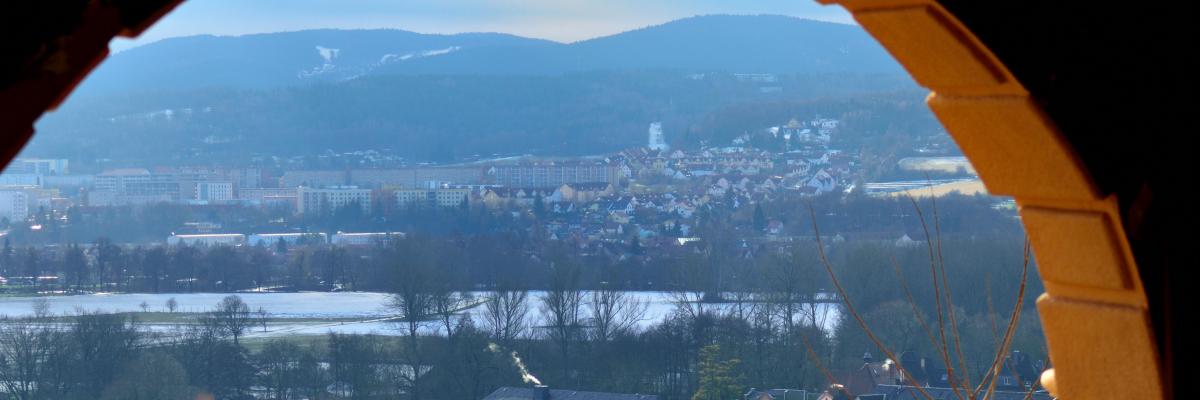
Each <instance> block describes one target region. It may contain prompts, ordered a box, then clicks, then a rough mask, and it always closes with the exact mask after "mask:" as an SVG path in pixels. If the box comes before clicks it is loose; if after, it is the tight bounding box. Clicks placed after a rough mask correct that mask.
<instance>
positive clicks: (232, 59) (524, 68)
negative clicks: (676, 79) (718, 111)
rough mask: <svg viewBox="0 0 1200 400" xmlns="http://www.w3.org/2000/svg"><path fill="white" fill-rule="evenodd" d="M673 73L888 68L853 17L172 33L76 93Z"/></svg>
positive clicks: (891, 64)
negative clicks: (380, 77) (511, 28)
mask: <svg viewBox="0 0 1200 400" xmlns="http://www.w3.org/2000/svg"><path fill="white" fill-rule="evenodd" d="M642 69H673V70H687V71H700V72H704V71H724V72H742V73H755V72H774V73H833V72H852V73H899V72H901V70H900V68H899V67H898V65H897V64H896V63H895V61H894V60H892V59H891V57H890V56H889V55H888V54H887V53H886V52H885V51H884V50H883V49H882V47H880V46H879V45H878V44H877V43H875V41H874V40H873V39H872V38H871V37H870V36H868V35H867V34H866V33H865V32H863V30H862V29H861V28H859V27H857V26H853V25H843V24H835V23H828V22H818V21H811V20H804V19H799V18H792V17H785V16H770V15H761V16H730V15H713V16H701V17H692V18H687V19H682V20H678V21H673V22H669V23H666V24H662V25H657V26H651V27H647V28H642V29H638V30H633V31H629V32H624V33H620V34H616V35H612V36H606V37H601V38H596V39H592V40H586V41H581V42H577V43H572V44H561V43H556V42H550V41H546V40H538V39H528V38H522V37H517V36H512V35H506V34H497V33H465V34H456V35H431V34H420V33H414V32H408V31H402V30H311V31H299V32H283V33H268V34H256V35H246V36H236V37H228V36H193V37H185V38H174V39H167V40H162V41H159V42H155V43H151V44H149V45H146V46H142V47H138V48H134V49H130V50H127V51H124V52H121V53H118V54H116V55H114V56H112V57H110V58H109V59H108V60H107V61H105V62H104V64H102V65H101V66H100V67H99V68H98V69H97V70H96V72H95V73H94V74H92V76H91V77H89V78H88V79H87V80H86V81H85V82H84V84H83V85H82V86H81V88H80V91H79V95H84V96H86V95H92V94H111V93H117V92H124V91H134V92H137V91H147V90H149V91H153V90H170V89H193V88H206V87H237V88H264V87H272V86H285V85H294V84H301V83H306V82H324V81H342V80H349V79H354V78H358V77H361V76H364V75H374V74H484V75H487V74H561V73H570V72H580V71H592V70H642Z"/></svg>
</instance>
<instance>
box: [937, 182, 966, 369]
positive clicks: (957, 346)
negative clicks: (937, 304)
mask: <svg viewBox="0 0 1200 400" xmlns="http://www.w3.org/2000/svg"><path fill="white" fill-rule="evenodd" d="M929 190H930V192H931V193H930V196H929V202H930V204H931V205H932V207H933V229H934V233H935V234H936V236H937V256H938V269H939V270H940V271H941V274H942V285H944V286H945V288H946V291H945V292H946V304H947V305H949V306H950V333H951V336H952V337H953V338H954V352H955V353H957V355H958V362H959V365H960V366H962V376H963V388H964V389H966V388H970V387H971V371H970V370H968V369H967V357H965V356H964V355H963V351H962V335H961V334H959V332H958V318H957V317H956V314H957V313H955V312H954V296H953V294H952V292H953V291H952V290H951V289H950V281H949V280H948V279H946V259H945V257H943V256H942V223H941V215H939V214H938V208H937V196H934V195H933V193H932V191H933V187H932V186H930V188H929Z"/></svg>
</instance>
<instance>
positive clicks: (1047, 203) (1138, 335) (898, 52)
mask: <svg viewBox="0 0 1200 400" xmlns="http://www.w3.org/2000/svg"><path fill="white" fill-rule="evenodd" d="M818 1H820V2H821V3H825V4H838V5H841V6H843V7H845V8H846V9H847V10H849V11H850V12H851V13H852V14H853V15H854V18H855V19H856V20H857V21H858V23H859V24H861V25H862V27H863V28H865V29H866V30H867V32H869V33H870V34H871V35H872V36H874V37H875V38H876V39H877V40H879V42H880V43H881V44H883V46H884V47H885V48H887V50H888V51H889V52H891V53H892V55H893V56H895V57H896V59H897V60H898V61H899V62H900V63H901V64H902V65H904V67H905V68H906V69H907V70H908V72H909V73H910V74H912V76H913V78H914V79H916V81H917V83H918V84H920V85H921V86H923V87H926V88H928V89H930V90H931V93H930V94H929V97H928V98H927V99H926V103H928V104H929V107H930V109H932V110H933V112H934V114H936V115H937V117H938V119H939V120H940V121H941V122H942V124H943V125H944V126H945V128H946V130H947V131H948V132H949V133H950V135H951V136H952V137H953V138H954V140H955V142H957V143H958V145H959V147H960V148H962V151H963V153H964V154H966V156H967V157H968V158H970V160H971V163H972V164H973V165H974V166H975V170H976V171H977V172H978V174H979V177H980V178H981V179H982V180H983V182H984V184H985V185H986V186H987V188H988V191H989V192H991V193H993V194H997V195H1007V196H1012V197H1014V198H1015V199H1016V201H1017V204H1018V205H1019V207H1020V215H1021V218H1022V220H1023V222H1024V224H1025V229H1026V232H1027V234H1028V235H1029V238H1030V242H1031V244H1032V247H1033V250H1034V253H1035V257H1036V258H1037V261H1038V269H1039V272H1040V274H1041V278H1042V280H1043V281H1044V282H1045V287H1046V293H1044V294H1042V295H1041V297H1039V298H1038V301H1037V306H1038V311H1039V314H1040V316H1041V320H1042V326H1043V328H1044V330H1045V333H1046V341H1047V345H1048V346H1049V350H1050V359H1051V362H1052V364H1053V365H1054V368H1053V370H1050V371H1047V373H1046V374H1043V376H1042V381H1043V383H1044V385H1045V386H1046V387H1047V388H1048V389H1050V391H1051V392H1052V393H1053V394H1054V395H1055V396H1057V397H1060V398H1065V399H1094V398H1153V399H1157V398H1162V397H1163V388H1162V383H1161V382H1162V380H1161V376H1160V368H1159V360H1158V354H1157V352H1156V346H1155V341H1154V335H1153V328H1152V325H1151V322H1150V316H1149V310H1148V308H1147V302H1146V294H1145V290H1144V289H1143V287H1142V282H1141V279H1140V278H1139V275H1138V271H1137V266H1136V264H1135V262H1134V258H1133V254H1132V252H1131V250H1130V247H1129V242H1128V240H1127V239H1126V238H1127V236H1126V235H1125V232H1124V229H1123V227H1122V225H1121V218H1120V214H1119V211H1118V208H1117V202H1116V199H1115V197H1114V196H1105V195H1104V194H1102V193H1100V192H1099V191H1098V190H1097V188H1096V185H1095V183H1094V182H1093V180H1092V178H1091V176H1089V174H1088V171H1087V170H1086V168H1085V167H1084V166H1083V164H1082V163H1081V162H1080V161H1079V158H1078V157H1077V155H1076V154H1075V153H1074V150H1073V149H1072V147H1071V146H1070V144H1069V143H1067V141H1066V140H1065V139H1064V138H1063V136H1062V134H1061V133H1060V132H1059V130H1058V128H1057V127H1055V125H1054V123H1053V122H1052V121H1051V120H1050V119H1049V118H1048V117H1047V116H1046V114H1045V113H1044V112H1043V110H1042V109H1041V108H1040V107H1039V106H1038V105H1037V104H1036V103H1035V102H1034V101H1033V99H1031V98H1030V95H1029V92H1028V91H1027V90H1026V89H1025V88H1024V87H1022V85H1021V84H1020V82H1018V81H1017V80H1016V79H1015V77H1014V76H1013V75H1012V73H1011V72H1009V70H1008V69H1007V68H1006V67H1005V66H1004V64H1003V63H1001V62H1000V60H999V59H998V58H996V56H995V55H994V54H992V52H991V51H990V50H988V48H987V47H986V46H984V45H983V43H982V42H980V40H979V39H978V38H976V37H975V36H974V35H973V34H972V33H971V32H970V31H969V30H968V29H967V28H966V26H964V25H963V24H962V23H961V22H959V21H958V20H957V19H956V18H955V17H954V15H952V14H951V13H949V12H948V11H946V9H945V8H943V7H942V6H941V5H940V4H938V3H937V2H936V1H933V0H818Z"/></svg>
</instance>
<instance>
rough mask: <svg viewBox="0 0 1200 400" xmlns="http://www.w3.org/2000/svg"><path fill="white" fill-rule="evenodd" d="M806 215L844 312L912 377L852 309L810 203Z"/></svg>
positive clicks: (903, 371)
mask: <svg viewBox="0 0 1200 400" xmlns="http://www.w3.org/2000/svg"><path fill="white" fill-rule="evenodd" d="M808 213H809V216H810V217H811V218H812V225H813V234H814V235H815V236H816V237H817V254H818V255H820V257H821V265H823V266H824V267H825V271H826V272H828V273H829V279H830V280H831V281H832V282H833V287H834V288H836V289H837V292H838V296H841V297H842V302H843V303H845V304H846V310H847V311H848V312H849V313H850V315H851V316H853V317H854V320H855V321H856V322H858V326H859V327H861V328H862V330H863V331H864V332H866V334H867V337H868V338H870V339H871V342H872V343H874V344H875V347H877V348H879V351H881V352H883V354H884V355H886V356H887V357H888V358H889V359H892V360H897V362H896V367H897V368H899V369H900V373H902V374H904V376H906V377H912V376H913V375H912V374H910V373H909V372H908V370H907V369H906V368H904V366H903V365H901V363H900V362H899V360H900V359H899V358H896V355H895V354H892V351H891V350H888V348H887V346H884V345H883V343H882V342H880V341H879V338H877V337H875V333H874V332H872V331H871V328H869V327H867V322H866V321H865V320H863V318H862V315H860V314H859V313H858V310H856V309H855V308H854V303H853V302H851V301H850V297H848V296H847V295H846V290H845V289H844V288H842V283H841V282H840V281H838V279H837V275H836V274H834V273H833V265H832V264H831V263H830V262H829V258H828V257H827V256H826V255H825V244H824V243H822V241H821V231H820V229H819V228H818V227H817V212H816V211H815V210H813V207H812V204H811V203H810V204H808ZM913 387H915V388H916V389H917V391H918V392H920V393H921V396H923V397H925V398H926V399H928V400H933V396H930V395H929V393H928V392H926V391H925V388H922V387H921V386H920V385H913ZM960 398H961V396H960Z"/></svg>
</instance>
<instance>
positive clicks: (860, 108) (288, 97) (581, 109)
mask: <svg viewBox="0 0 1200 400" xmlns="http://www.w3.org/2000/svg"><path fill="white" fill-rule="evenodd" d="M745 74H751V75H745ZM915 89H917V88H916V86H915V85H914V84H913V83H912V80H911V78H909V76H908V75H907V74H905V73H904V72H903V70H902V69H901V68H899V67H898V65H897V64H896V63H895V62H894V61H893V60H892V59H891V58H890V56H889V55H888V54H887V53H885V52H884V51H883V50H882V48H880V47H879V46H878V45H877V44H876V43H875V42H874V41H873V40H872V39H871V38H870V37H869V36H868V35H867V34H866V33H864V32H863V31H862V29H861V28H859V27H857V26H853V25H841V24H833V23H826V22H816V21H809V20H803V19H798V18H791V17H781V16H705V17H693V18H687V19H683V20H679V21H674V22H670V23H666V24H662V25H657V26H652V27H647V28H643V29H638V30H634V31H629V32H625V33H621V34H617V35H612V36H607V37H602V38H596V39H592V40H587V41H582V42H577V43H572V44H561V43H555V42H550V41H545V40H535V39H527V38H521V37H516V36H512V35H504V34H495V33H472V34H457V35H426V34H419V33H413V32H406V31H400V30H356V31H347V30H313V31H301V32H287V33H271V34H260V35H247V36H239V37H214V36H196V37H187V38H178V39H168V40H163V41H160V42H156V43H152V44H149V45H146V46H143V47H138V48H134V49H131V50H127V51H125V52H122V53H119V54H116V55H114V56H113V57H111V58H110V59H109V60H108V61H105V63H104V64H103V65H102V66H101V67H100V68H99V69H98V70H97V71H96V73H95V74H94V75H93V76H91V77H89V78H88V80H87V81H85V83H84V84H83V85H82V87H81V90H80V92H77V93H75V94H74V95H72V98H71V99H70V100H69V101H68V102H66V103H65V104H64V105H63V107H62V108H60V109H59V110H58V111H56V112H54V113H51V114H48V115H47V116H46V117H45V118H42V120H40V121H39V122H38V126H37V130H38V135H37V136H36V137H35V139H34V140H33V141H32V142H31V143H30V144H29V146H28V147H27V149H26V153H27V154H29V155H38V156H56V157H68V158H72V159H76V160H97V159H112V160H115V161H129V162H164V163H209V162H244V161H246V160H248V159H251V158H255V157H258V158H259V159H263V158H267V159H269V158H270V157H314V156H317V155H320V154H325V153H327V152H329V151H354V150H365V149H390V150H391V151H392V152H393V153H394V154H397V155H400V156H403V157H406V158H408V159H409V160H413V161H452V160H457V159H462V158H470V157H474V156H487V155H491V154H513V153H534V154H541V155H575V154H599V153H604V152H610V151H615V150H619V149H622V148H628V147H632V146H639V145H642V144H644V143H645V140H646V129H647V126H648V125H649V123H651V122H654V121H661V122H662V123H663V127H664V130H665V132H666V135H667V140H668V141H670V142H671V143H670V144H671V145H672V146H676V147H680V146H682V147H695V146H699V145H701V144H702V143H708V144H723V143H729V141H730V140H731V139H732V138H733V137H736V136H739V135H742V134H744V133H745V132H746V131H747V130H749V129H757V128H762V127H766V126H768V125H769V124H778V123H781V122H783V121H786V120H787V119H788V118H791V117H802V118H803V117H810V116H813V115H814V114H821V115H826V116H831V117H837V116H839V115H843V114H846V115H850V114H853V115H855V116H856V118H859V120H860V121H870V124H871V125H870V126H871V128H863V129H859V131H860V132H859V134H861V135H865V136H863V138H864V139H863V140H871V139H870V138H871V137H874V136H873V135H876V134H878V133H880V132H893V133H900V134H904V133H905V132H906V131H909V130H918V129H917V128H912V129H910V128H908V127H907V126H915V127H926V126H928V125H929V124H928V121H932V119H931V118H928V112H927V111H926V110H925V108H924V105H923V103H920V102H919V100H920V96H921V93H922V92H921V91H919V90H915ZM898 93H899V95H898V96H897V94H898ZM914 93H916V94H914ZM864 99H865V100H864ZM914 99H915V100H914ZM860 100H861V101H860ZM910 105H915V106H910ZM908 112H915V113H916V114H912V115H909V114H906V113H908ZM851 125H853V124H851ZM858 126H860V127H863V126H865V125H863V124H861V123H860V124H859V125H858ZM920 129H925V128H920ZM73 162H75V161H73ZM73 165H78V164H73Z"/></svg>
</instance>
